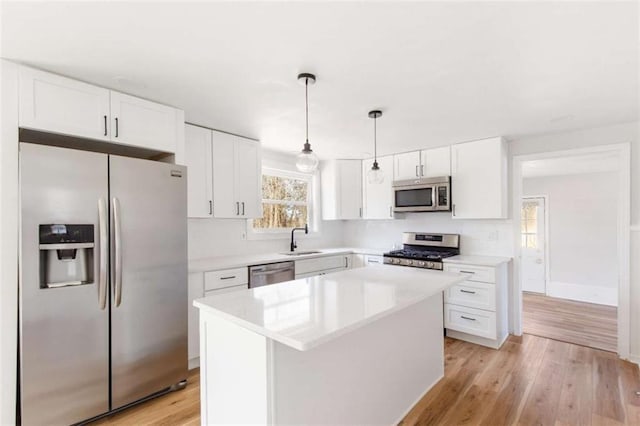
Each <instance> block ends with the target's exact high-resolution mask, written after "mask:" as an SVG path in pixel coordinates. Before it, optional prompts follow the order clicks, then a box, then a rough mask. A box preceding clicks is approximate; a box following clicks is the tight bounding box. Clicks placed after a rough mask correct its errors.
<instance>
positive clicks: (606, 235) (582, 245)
mask: <svg viewBox="0 0 640 426" xmlns="http://www.w3.org/2000/svg"><path fill="white" fill-rule="evenodd" d="M514 179H515V180H514V195H515V196H516V197H517V198H515V199H514V218H515V220H516V222H517V224H518V231H517V238H518V241H517V250H516V251H517V253H518V256H517V265H516V271H515V272H516V273H515V277H516V285H515V291H514V301H515V302H517V303H514V306H515V308H514V313H515V320H516V327H515V328H516V329H517V328H518V327H517V326H518V325H519V326H520V327H521V328H520V330H521V331H522V332H523V333H527V334H533V335H537V336H542V337H547V338H551V339H555V340H560V341H564V342H569V343H574V344H579V345H583V346H588V347H592V348H596V349H602V350H606V351H610V352H616V353H621V352H623V351H624V349H623V350H622V351H621V343H622V346H624V344H625V343H626V342H625V340H624V337H623V338H622V341H621V339H620V337H619V336H620V335H621V334H622V335H624V334H625V333H627V332H628V329H627V328H628V318H627V317H628V313H627V312H628V311H627V308H626V307H625V306H622V309H621V310H620V309H619V304H620V303H622V304H623V305H624V303H625V300H626V299H628V296H625V294H627V293H626V291H628V290H625V287H626V285H625V282H624V280H623V279H622V278H623V277H624V276H625V273H622V272H624V268H625V266H624V265H625V264H627V263H626V262H627V259H628V255H629V254H628V250H629V248H628V240H627V237H626V236H625V234H624V229H626V228H625V227H628V221H627V220H626V218H628V213H629V212H628V202H629V194H628V193H627V191H626V188H628V185H629V182H628V147H626V146H617V145H616V146H610V147H609V148H607V147H606V146H603V147H595V148H592V149H586V150H575V151H564V152H558V153H544V154H537V155H530V156H525V157H522V158H516V159H515V162H514ZM625 179H626V180H627V183H626V185H625V183H624V182H625ZM514 229H515V224H514ZM627 265H628V264H627ZM625 297H626V299H625ZM518 321H520V323H519V324H518ZM625 324H626V325H625ZM627 340H628V338H627Z"/></svg>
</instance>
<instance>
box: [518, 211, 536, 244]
mask: <svg viewBox="0 0 640 426" xmlns="http://www.w3.org/2000/svg"><path fill="white" fill-rule="evenodd" d="M521 234H522V248H530V249H536V248H538V201H523V203H522V225H521Z"/></svg>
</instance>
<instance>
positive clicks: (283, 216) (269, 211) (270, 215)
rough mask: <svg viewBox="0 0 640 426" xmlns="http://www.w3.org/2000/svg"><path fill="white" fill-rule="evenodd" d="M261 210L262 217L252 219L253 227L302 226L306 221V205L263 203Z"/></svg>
mask: <svg viewBox="0 0 640 426" xmlns="http://www.w3.org/2000/svg"><path fill="white" fill-rule="evenodd" d="M262 211H263V214H262V218H261V219H256V220H254V221H253V227H254V228H255V229H270V228H293V227H304V225H305V223H307V206H292V205H288V204H271V203H263V204H262Z"/></svg>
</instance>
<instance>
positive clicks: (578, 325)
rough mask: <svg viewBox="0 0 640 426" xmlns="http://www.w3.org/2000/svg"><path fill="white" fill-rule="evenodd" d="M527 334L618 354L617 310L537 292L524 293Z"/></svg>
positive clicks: (524, 323)
mask: <svg viewBox="0 0 640 426" xmlns="http://www.w3.org/2000/svg"><path fill="white" fill-rule="evenodd" d="M522 327H523V331H524V332H525V333H529V334H535V335H536V336H542V337H548V338H550V339H555V340H561V341H563V342H569V343H575V344H577V345H583V346H589V347H591V348H596V349H603V350H605V351H611V352H616V351H617V342H618V338H617V336H618V309H617V308H616V307H614V306H606V305H596V304H593V303H584V302H574V301H572V300H565V299H557V298H555V297H548V296H544V295H539V294H535V293H523V294H522Z"/></svg>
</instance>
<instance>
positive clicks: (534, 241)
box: [521, 197, 547, 293]
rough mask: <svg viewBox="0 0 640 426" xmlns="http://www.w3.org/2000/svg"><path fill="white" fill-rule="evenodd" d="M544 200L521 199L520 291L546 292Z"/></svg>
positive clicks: (536, 198)
mask: <svg viewBox="0 0 640 426" xmlns="http://www.w3.org/2000/svg"><path fill="white" fill-rule="evenodd" d="M545 208H546V205H545V200H544V198H542V197H534V198H523V199H522V214H521V218H522V226H521V236H522V237H521V238H522V290H524V291H530V292H535V293H545V292H546V284H547V283H546V259H545V246H546V241H545V233H546V230H545V227H546V223H545Z"/></svg>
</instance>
